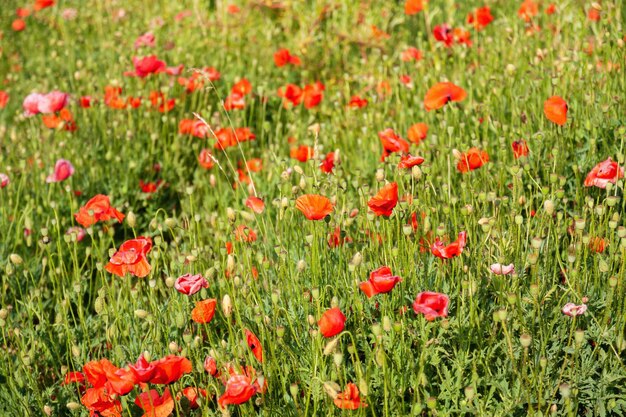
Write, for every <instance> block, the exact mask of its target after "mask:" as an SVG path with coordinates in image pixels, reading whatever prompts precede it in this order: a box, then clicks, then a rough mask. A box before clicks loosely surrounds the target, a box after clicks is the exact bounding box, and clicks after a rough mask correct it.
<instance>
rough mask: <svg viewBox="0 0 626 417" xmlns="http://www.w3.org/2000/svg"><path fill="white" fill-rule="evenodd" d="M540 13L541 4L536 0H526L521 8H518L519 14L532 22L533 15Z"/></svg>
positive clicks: (526, 20)
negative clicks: (535, 0)
mask: <svg viewBox="0 0 626 417" xmlns="http://www.w3.org/2000/svg"><path fill="white" fill-rule="evenodd" d="M537 13H539V5H538V4H537V3H535V2H534V0H524V2H523V3H522V4H521V6H520V8H519V9H518V10H517V15H518V16H519V17H521V18H522V19H524V21H525V22H526V23H528V22H530V21H531V20H532V18H533V17H535V16H537Z"/></svg>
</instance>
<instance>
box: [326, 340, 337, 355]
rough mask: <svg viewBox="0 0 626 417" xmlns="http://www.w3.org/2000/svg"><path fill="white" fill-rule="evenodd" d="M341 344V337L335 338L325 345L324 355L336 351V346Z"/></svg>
mask: <svg viewBox="0 0 626 417" xmlns="http://www.w3.org/2000/svg"><path fill="white" fill-rule="evenodd" d="M338 344H339V338H334V339H332V340H331V341H330V342H328V343H326V346H324V355H326V356H328V355H330V354H331V353H333V352H334V351H335V348H336V347H337V345H338Z"/></svg>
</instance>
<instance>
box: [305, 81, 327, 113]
mask: <svg viewBox="0 0 626 417" xmlns="http://www.w3.org/2000/svg"><path fill="white" fill-rule="evenodd" d="M324 90H325V87H324V84H322V83H321V82H319V81H318V82H316V83H313V84H309V85H306V86H304V89H303V90H302V102H303V103H304V107H305V108H306V109H312V108H313V107H317V105H318V104H320V102H321V101H322V99H323V98H324Z"/></svg>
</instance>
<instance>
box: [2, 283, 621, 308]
mask: <svg viewBox="0 0 626 417" xmlns="http://www.w3.org/2000/svg"><path fill="white" fill-rule="evenodd" d="M609 286H610V287H611V288H615V287H617V277H611V278H609ZM0 311H1V310H0Z"/></svg>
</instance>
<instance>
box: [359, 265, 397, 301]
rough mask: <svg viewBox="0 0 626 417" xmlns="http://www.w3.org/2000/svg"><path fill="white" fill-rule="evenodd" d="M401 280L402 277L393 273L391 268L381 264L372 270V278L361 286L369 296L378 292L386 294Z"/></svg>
mask: <svg viewBox="0 0 626 417" xmlns="http://www.w3.org/2000/svg"><path fill="white" fill-rule="evenodd" d="M400 281H402V278H400V277H398V276H395V275H392V273H391V268H389V267H388V266H381V267H380V268H378V269H376V270H374V271H372V272H371V273H370V279H369V280H367V281H365V282H362V283H360V284H359V288H360V289H361V291H363V292H364V293H365V295H367V298H371V297H373V296H374V295H376V294H384V293H387V292H389V291H391V290H393V287H395V286H396V284H397V283H398V282H400Z"/></svg>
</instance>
